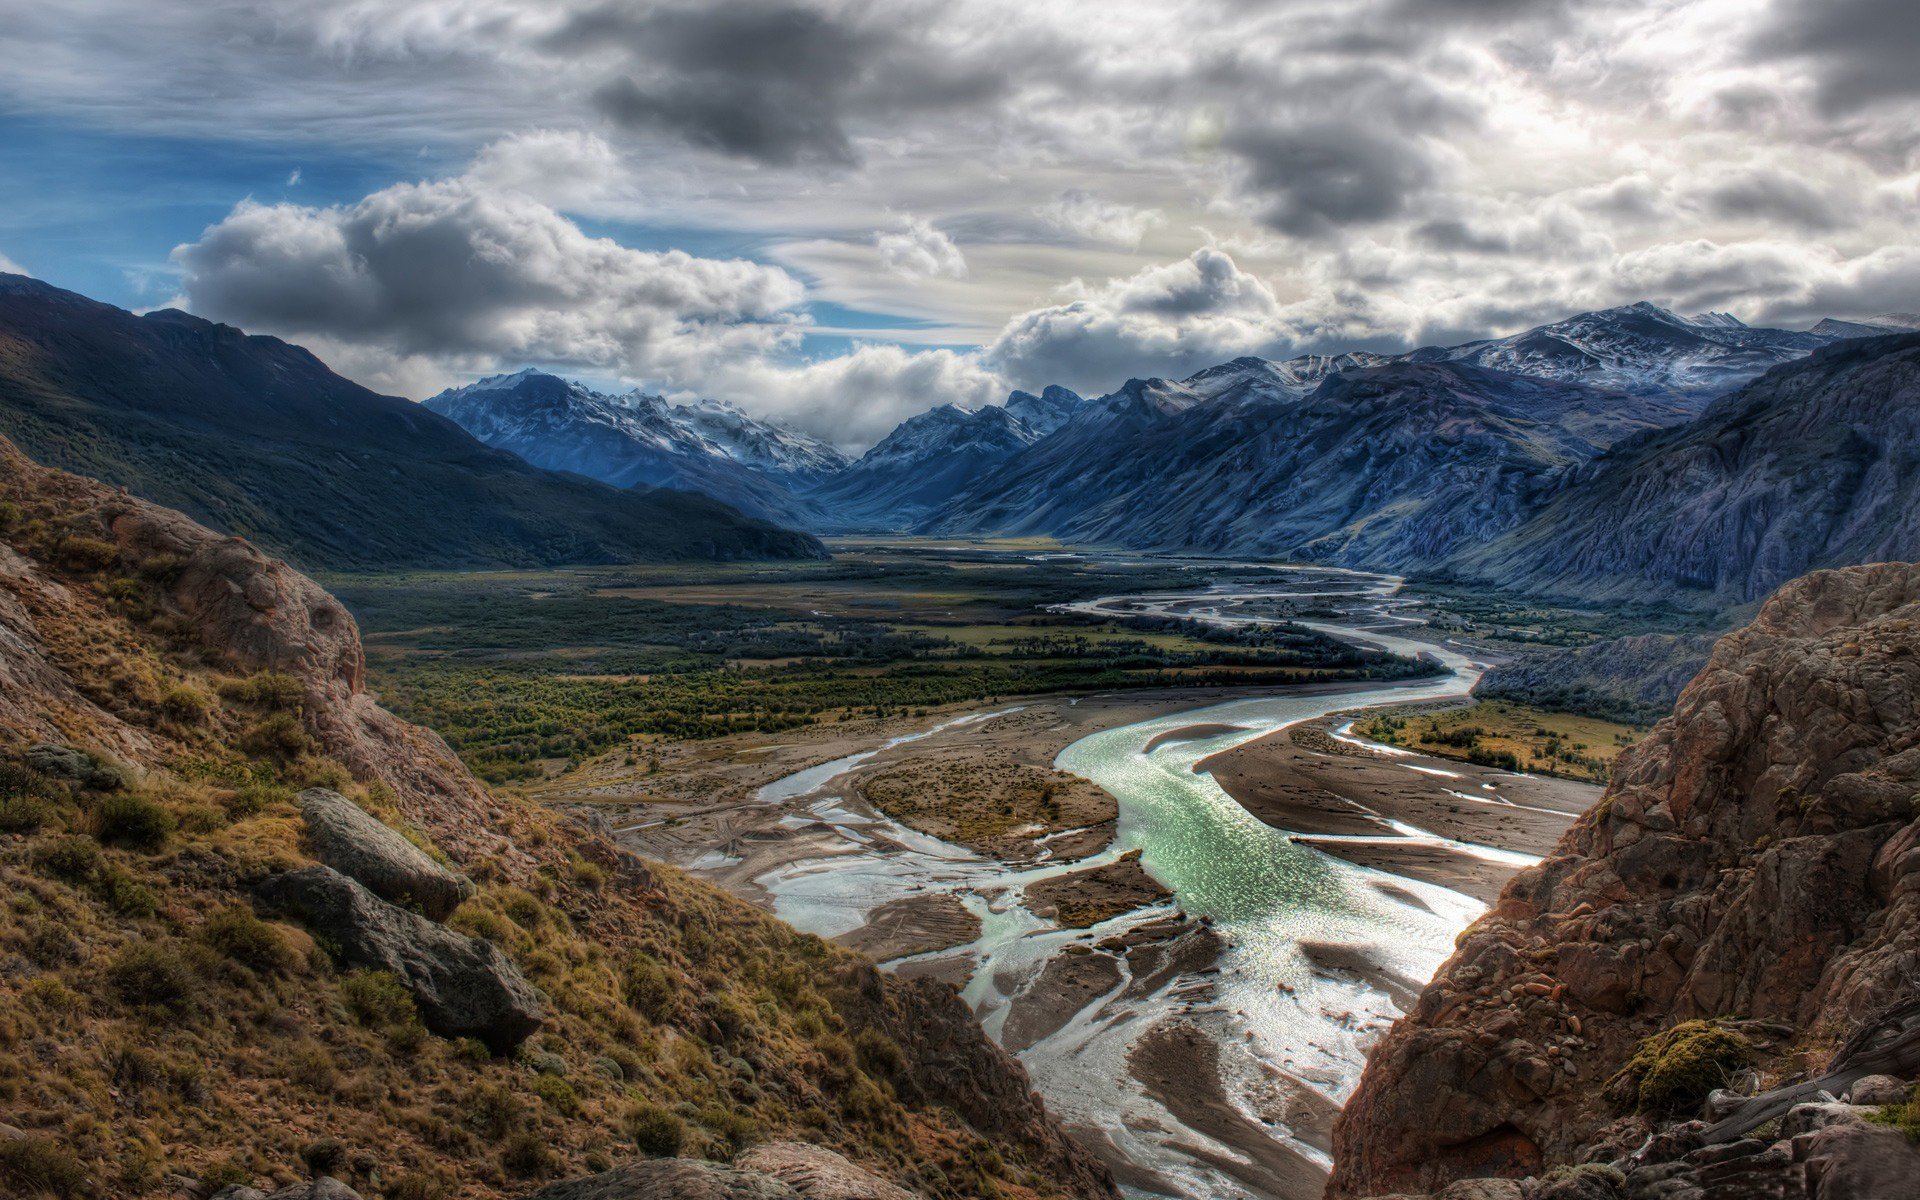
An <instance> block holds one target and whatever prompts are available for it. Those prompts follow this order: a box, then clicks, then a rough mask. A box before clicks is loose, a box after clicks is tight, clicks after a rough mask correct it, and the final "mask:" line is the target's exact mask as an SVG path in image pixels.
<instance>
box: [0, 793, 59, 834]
mask: <svg viewBox="0 0 1920 1200" xmlns="http://www.w3.org/2000/svg"><path fill="white" fill-rule="evenodd" d="M52 819H53V806H52V805H51V804H48V803H47V802H46V801H45V800H42V799H41V798H40V797H38V796H0V833H32V832H33V831H34V830H36V829H38V828H40V827H41V826H42V825H45V824H46V823H47V822H48V821H51V820H52Z"/></svg>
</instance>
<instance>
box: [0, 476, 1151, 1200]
mask: <svg viewBox="0 0 1920 1200" xmlns="http://www.w3.org/2000/svg"><path fill="white" fill-rule="evenodd" d="M364 663H365V657H364V653H363V650H362V647H361V643H360V639H359V636H358V633H357V631H356V629H355V626H354V622H353V619H352V618H351V617H350V616H349V615H348V614H347V612H346V610H345V609H344V608H342V607H341V606H340V604H339V603H338V602H336V601H335V600H334V599H333V598H332V597H330V596H328V595H327V594H326V593H325V592H323V591H322V590H321V589H320V588H319V587H318V586H316V585H315V584H313V583H312V582H311V581H309V580H308V579H306V578H304V577H302V576H300V575H298V574H296V573H295V572H293V571H292V570H291V569H289V568H288V567H287V566H285V565H284V564H283V563H280V562H278V561H275V560H272V559H269V558H267V557H266V556H265V555H263V554H261V553H260V552H259V551H258V550H257V549H255V548H254V547H253V546H251V545H249V544H247V543H245V542H243V541H240V540H238V539H234V538H226V537H222V536H220V535H218V534H215V533H213V532H211V531H209V530H207V529H204V528H202V527H200V526H198V525H195V524H194V523H193V522H191V521H189V520H187V519H186V518H185V517H183V516H181V515H180V514H178V513H174V512H170V511H168V510H165V509H161V508H158V507H156V506H153V505H150V504H147V503H146V502H144V501H140V500H137V499H133V498H131V497H129V496H127V495H126V494H125V493H123V492H120V491H118V490H117V489H114V488H111V487H108V486H105V485H101V484H97V483H95V482H93V481H91V480H85V479H81V478H79V477H76V476H72V475H67V474H65V473H63V472H57V471H51V470H46V469H43V468H40V467H38V466H35V465H34V464H32V463H31V462H29V461H28V460H27V459H26V458H24V457H23V456H21V455H20V454H18V453H17V452H16V451H15V450H14V449H13V447H12V446H11V445H8V444H7V443H6V442H5V441H4V440H3V439H0V890H4V892H5V894H6V895H7V897H8V903H7V904H6V905H5V906H3V907H0V961H4V963H5V969H4V970H0V1047H4V1048H5V1050H6V1053H4V1054H0V1096H3V1097H4V1106H5V1111H4V1116H5V1126H4V1128H0V1194H4V1195H7V1196H21V1197H28V1196H37V1195H40V1194H46V1195H58V1196H61V1197H63V1198H66V1197H72V1198H78V1200H96V1198H97V1200H104V1198H105V1197H118V1196H128V1195H140V1194H157V1193H159V1192H161V1191H162V1190H164V1191H166V1192H168V1193H172V1192H175V1191H181V1192H183V1193H184V1194H192V1195H207V1194H209V1193H212V1192H214V1191H217V1190H218V1189H219V1188H220V1187H222V1186H223V1185H229V1184H245V1183H248V1182H250V1181H254V1180H259V1181H261V1182H265V1183H267V1184H268V1186H272V1185H273V1183H275V1182H277V1183H287V1182H291V1181H292V1180H293V1179H295V1178H297V1177H298V1176H299V1175H300V1174H301V1173H302V1167H301V1163H302V1160H303V1159H304V1161H305V1163H306V1164H307V1166H308V1167H309V1168H311V1169H312V1170H314V1171H315V1172H316V1173H320V1172H324V1173H326V1174H330V1175H333V1176H336V1177H338V1179H339V1180H340V1181H344V1182H345V1183H347V1184H350V1185H352V1186H354V1187H357V1188H360V1189H364V1190H365V1191H366V1192H367V1194H368V1195H370V1196H371V1195H374V1194H378V1195H382V1196H387V1197H396V1196H405V1197H439V1196H459V1197H499V1196H519V1195H525V1194H526V1193H527V1192H528V1191H530V1190H531V1189H533V1188H534V1187H536V1186H537V1184H538V1181H539V1180H540V1179H542V1178H547V1177H553V1176H558V1175H579V1174H583V1173H586V1172H590V1171H603V1170H605V1169H606V1168H607V1167H608V1166H609V1165H610V1164H612V1163H614V1162H618V1161H625V1160H629V1159H634V1158H636V1157H638V1158H649V1159H655V1160H656V1162H655V1163H654V1164H653V1165H635V1166H631V1167H628V1168H625V1169H626V1170H627V1171H628V1172H629V1174H637V1175H642V1176H645V1177H648V1178H653V1179H655V1180H656V1181H662V1180H666V1181H670V1180H680V1181H682V1184H683V1186H682V1189H681V1190H679V1191H675V1190H673V1187H672V1186H671V1185H670V1184H669V1183H665V1182H662V1183H660V1186H661V1187H662V1188H663V1189H665V1190H664V1191H654V1192H649V1191H642V1192H640V1193H639V1194H642V1195H647V1194H669V1195H688V1194H714V1193H711V1192H703V1191H696V1185H697V1184H700V1183H702V1182H703V1181H704V1182H706V1183H707V1184H708V1186H714V1185H713V1184H712V1182H711V1181H713V1180H721V1181H728V1180H731V1181H735V1182H736V1183H737V1184H738V1186H739V1187H741V1188H743V1189H750V1190H746V1191H744V1192H735V1193H729V1194H747V1195H754V1196H765V1197H769V1198H771V1197H788V1198H789V1200H791V1198H792V1197H794V1196H799V1197H802V1198H803V1200H829V1198H832V1197H844V1196H846V1195H849V1194H859V1195H871V1196H885V1197H888V1198H889V1200H913V1198H914V1197H915V1196H921V1197H926V1198H928V1200H933V1198H935V1197H940V1198H944V1200H973V1198H975V1197H979V1196H986V1195H992V1196H1004V1197H1007V1198H1008V1200H1038V1198H1039V1197H1042V1196H1049V1197H1051V1196H1068V1197H1075V1198H1084V1200H1095V1198H1104V1197H1110V1196H1112V1195H1113V1189H1112V1185H1111V1183H1110V1182H1109V1181H1108V1179H1107V1175H1106V1172H1105V1170H1104V1169H1102V1168H1101V1167H1099V1166H1098V1165H1097V1164H1095V1163H1093V1162H1092V1161H1091V1160H1090V1159H1088V1158H1087V1157H1086V1156H1085V1155H1084V1154H1083V1153H1082V1152H1080V1151H1079V1150H1077V1149H1076V1148H1075V1147H1074V1146H1073V1145H1072V1144H1071V1143H1070V1142H1068V1141H1067V1140H1066V1138H1065V1136H1064V1135H1063V1133H1062V1132H1061V1130H1060V1129H1059V1127H1058V1126H1057V1125H1056V1124H1055V1123H1054V1122H1053V1121H1052V1119H1051V1118H1049V1116H1048V1115H1047V1114H1046V1112H1045V1110H1044V1109H1043V1108H1042V1107H1041V1105H1040V1102H1039V1101H1038V1100H1037V1098H1035V1097H1034V1096H1033V1095H1032V1092H1031V1088H1030V1085H1029V1083H1028V1080H1027V1077H1026V1074H1025V1072H1024V1071H1023V1070H1022V1069H1021V1068H1020V1066H1019V1064H1018V1063H1017V1062H1016V1061H1015V1060H1013V1059H1012V1058H1011V1057H1009V1056H1008V1055H1006V1054H1005V1053H1004V1052H1002V1051H1000V1050H999V1049H998V1048H996V1047H995V1046H993V1044H992V1043H991V1042H989V1041H988V1040H987V1039H986V1037H985V1035H984V1034H983V1033H982V1032H981V1031H980V1029H979V1027H978V1025H977V1024H975V1023H974V1021H973V1019H972V1017H971V1015H970V1014H969V1013H968V1012H967V1010H966V1008H965V1006H964V1005H962V1004H961V1003H960V1001H959V999H958V998H957V997H956V996H955V995H954V994H953V992H952V990H951V989H950V988H947V987H945V986H944V985H940V984H936V983H933V982H931V981H927V980H921V981H916V982H906V981H901V980H897V979H895V978H894V977H892V976H889V975H883V974H881V973H880V972H878V971H877V970H876V969H875V968H874V967H873V965H872V964H871V963H870V962H868V961H866V960H864V959H861V958H859V957H858V956H856V955H853V954H851V953H849V952H846V951H843V950H839V949H837V948H834V947H832V946H830V945H828V944H826V943H824V942H821V941H820V940H819V939H817V938H812V937H805V936H801V935H799V934H796V933H795V932H794V931H793V930H791V929H790V928H788V927H786V926H784V925H782V924H780V923H779V922H777V921H774V920H772V919H771V918H769V917H767V916H765V915H763V914H761V913H760V912H758V911H757V910H754V909H752V908H750V907H748V906H746V905H745V904H743V903H741V902H739V901H736V900H733V899H731V898H730V897H728V896H726V895H724V894H722V893H720V892H718V891H716V890H714V889H712V888H710V887H707V886H705V885H703V884H700V883H697V882H695V881H692V880H690V879H688V878H687V877H686V876H684V875H683V874H681V873H680V872H678V871H675V870H673V869H671V868H666V867H658V866H655V865H653V864H649V863H646V862H643V861H642V860H640V859H638V858H636V857H635V856H633V855H632V854H630V853H627V852H625V851H623V850H621V849H619V848H618V847H617V846H615V845H614V844H613V842H612V841H611V840H610V839H609V838H607V837H606V836H604V835H603V833H602V832H601V831H600V830H598V829H596V828H593V827H590V826H588V825H585V824H582V823H579V822H567V821H562V820H561V819H560V818H558V817H556V816H555V815H554V814H552V813H550V812H548V811H546V810H543V809H540V808H538V807H536V806H534V805H532V804H530V803H528V802H525V801H522V800H518V799H514V798H509V797H501V796H495V795H493V794H491V793H489V792H488V791H487V790H486V789H484V788H483V787H481V786H480V785H479V784H478V783H477V782H476V781H475V780H474V779H473V778H472V777H471V776H470V775H469V774H468V773H467V772H466V771H465V769H464V768H463V767H462V766H461V765H460V763H459V761H458V760H457V759H455V758H454V756H453V755H452V754H451V753H450V752H449V751H448V750H447V748H446V745H445V744H444V743H443V742H442V741H441V740H440V739H439V738H437V737H435V736H434V735H433V734H432V733H430V732H428V731H426V730H424V729H420V728H417V727H414V726H410V725H408V724H406V723H404V722H402V721H400V720H399V719H397V718H395V717H393V716H392V715H391V714H389V713H387V712H385V711H384V710H382V709H381V708H380V707H379V706H378V705H377V704H376V703H375V701H374V699H373V697H372V696H371V695H370V694H368V692H367V691H366V686H365V673H364ZM302 789H307V790H302ZM315 789H318V790H315ZM321 864H324V865H321ZM421 884H426V885H431V886H430V887H421V886H418V885H421ZM422 897H427V900H426V901H424V902H423V901H422ZM449 910H450V911H449ZM790 1141H802V1142H808V1143H814V1144H815V1145H816V1146H821V1147H827V1148H830V1149H831V1150H834V1151H838V1154H839V1155H844V1156H846V1158H847V1159H851V1160H856V1161H857V1162H858V1163H859V1164H860V1166H861V1167H864V1168H865V1169H866V1170H867V1171H871V1172H874V1173H877V1174H878V1175H879V1176H882V1177H884V1178H885V1179H886V1180H890V1181H892V1183H893V1184H894V1185H899V1186H900V1187H903V1188H905V1189H908V1190H906V1191H894V1190H891V1189H890V1188H889V1187H888V1186H887V1185H885V1184H879V1183H876V1182H875V1181H874V1180H872V1179H871V1178H867V1179H865V1180H864V1181H862V1180H861V1179H860V1178H859V1176H860V1175H861V1172H860V1170H859V1169H858V1168H855V1167H854V1166H853V1165H852V1164H851V1163H849V1162H845V1161H843V1160H842V1159H841V1158H839V1157H838V1155H834V1154H826V1153H825V1151H823V1150H819V1149H810V1148H807V1147H793V1146H791V1145H787V1144H785V1143H787V1142H790ZM762 1142H768V1143H773V1144H769V1145H756V1144H757V1143H762ZM675 1155H684V1156H686V1160H681V1159H676V1158H674V1157H673V1156H675ZM822 1155H824V1158H823V1157H821V1156H822ZM736 1156H737V1163H738V1165H739V1167H741V1168H743V1169H740V1170H733V1169H722V1168H719V1167H715V1166H710V1165H706V1164H703V1163H698V1162H693V1161H687V1160H692V1159H716V1160H729V1159H736ZM795 1161H799V1162H800V1163H801V1164H802V1165H803V1166H807V1169H806V1170H802V1171H797V1172H795V1171H788V1170H787V1167H789V1166H791V1165H792V1164H793V1163H794V1162H795ZM808 1164H810V1165H808ZM170 1174H178V1175H180V1176H182V1177H183V1178H182V1179H181V1180H176V1181H172V1182H168V1181H167V1179H166V1177H167V1176H168V1175H170ZM763 1176H770V1177H772V1179H785V1180H789V1183H788V1184H786V1185H777V1184H776V1183H774V1182H772V1181H771V1180H770V1179H768V1178H763ZM849 1176H851V1177H853V1185H852V1186H854V1187H855V1188H856V1189H861V1190H855V1191H848V1190H846V1189H845V1187H844V1186H843V1187H842V1190H839V1191H835V1190H832V1186H831V1185H832V1184H833V1180H834V1179H835V1178H840V1179H842V1180H843V1181H844V1180H845V1179H846V1178H848V1177H849ZM809 1180H811V1182H809ZM188 1185H192V1186H188ZM328 1187H329V1188H330V1189H331V1190H325V1191H322V1190H316V1191H315V1193H314V1194H315V1195H316V1196H318V1195H322V1194H324V1195H327V1196H330V1197H335V1198H337V1200H349V1198H350V1197H351V1196H352V1193H350V1192H346V1191H344V1190H343V1189H342V1188H341V1187H340V1185H339V1183H334V1184H330V1185H328ZM788 1187H790V1188H791V1190H785V1189H786V1188H788Z"/></svg>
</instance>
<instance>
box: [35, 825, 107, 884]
mask: <svg viewBox="0 0 1920 1200" xmlns="http://www.w3.org/2000/svg"><path fill="white" fill-rule="evenodd" d="M33 861H34V865H35V866H37V867H39V868H40V870H41V871H42V872H44V873H46V874H48V875H51V876H53V877H54V878H55V879H59V880H64V881H65V882H67V883H82V882H84V881H86V880H88V879H91V878H92V877H93V873H94V871H95V870H96V869H98V867H99V866H100V847H99V846H97V845H95V844H94V843H93V842H91V841H89V840H88V839H86V838H83V837H74V836H71V835H69V836H67V837H63V838H58V839H56V840H54V841H52V842H49V843H48V844H47V845H45V846H41V847H40V848H39V849H38V850H36V851H35V852H34V856H33Z"/></svg>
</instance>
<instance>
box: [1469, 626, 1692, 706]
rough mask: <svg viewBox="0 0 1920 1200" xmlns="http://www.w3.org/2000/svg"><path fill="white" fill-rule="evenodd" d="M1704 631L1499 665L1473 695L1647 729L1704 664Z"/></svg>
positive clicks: (1636, 637) (1617, 641)
mask: <svg viewBox="0 0 1920 1200" xmlns="http://www.w3.org/2000/svg"><path fill="white" fill-rule="evenodd" d="M1712 648H1713V639H1712V638H1710V637H1708V636H1706V635H1705V634H1673V633H1639V634H1633V635H1631V636H1629V637H1619V638H1609V639H1607V640H1606V641H1602V642H1595V643H1594V644H1592V645H1590V646H1576V647H1573V648H1572V649H1566V650H1547V651H1541V652H1538V653H1535V654H1530V655H1528V656H1526V657H1525V658H1521V659H1518V660H1516V661H1514V662H1510V663H1501V664H1500V665H1499V666H1497V667H1495V668H1494V669H1493V670H1491V671H1488V672H1487V673H1486V674H1485V675H1483V676H1481V677H1480V682H1479V683H1478V684H1477V685H1476V686H1475V687H1474V689H1473V694H1474V695H1475V696H1477V697H1479V698H1480V699H1482V700H1511V701H1513V702H1514V703H1516V704H1524V705H1527V706H1529V707H1531V708H1542V709H1545V710H1547V711H1548V712H1565V713H1577V714H1580V715H1582V716H1589V717H1598V718H1600V719H1602V720H1607V721H1619V722H1621V723H1623V724H1627V725H1651V724H1652V723H1653V722H1655V721H1657V720H1659V719H1660V718H1661V717H1664V716H1666V715H1667V714H1668V713H1670V712H1672V711H1673V702H1674V700H1675V699H1677V698H1678V697H1679V695H1680V690H1681V689H1682V688H1684V687H1686V686H1687V684H1688V683H1689V682H1690V681H1691V680H1692V679H1693V677H1694V676H1695V675H1697V674H1699V673H1700V668H1701V666H1703V665H1704V664H1705V663H1706V661H1707V652H1708V651H1709V650H1711V649H1712Z"/></svg>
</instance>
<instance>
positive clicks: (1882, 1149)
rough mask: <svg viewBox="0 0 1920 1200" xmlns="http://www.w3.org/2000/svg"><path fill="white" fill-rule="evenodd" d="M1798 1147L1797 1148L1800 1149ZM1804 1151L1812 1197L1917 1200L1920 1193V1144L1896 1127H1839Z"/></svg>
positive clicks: (1816, 1199)
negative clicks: (1909, 1138)
mask: <svg viewBox="0 0 1920 1200" xmlns="http://www.w3.org/2000/svg"><path fill="white" fill-rule="evenodd" d="M1796 1149H1798V1147H1796ZM1805 1151H1806V1152H1805V1153H1804V1154H1803V1155H1800V1156H1799V1157H1800V1158H1801V1160H1802V1161H1803V1162H1804V1163H1805V1164H1806V1170H1807V1182H1808V1183H1809V1184H1810V1185H1811V1191H1812V1194H1813V1200H1912V1198H1913V1197H1914V1196H1920V1146H1915V1145H1914V1144H1913V1143H1912V1142H1911V1141H1909V1140H1907V1137H1906V1135H1904V1134H1902V1133H1900V1132H1899V1131H1898V1130H1895V1129H1888V1128H1886V1127H1884V1126H1875V1125H1864V1124H1861V1125H1851V1124H1850V1125H1835V1126H1831V1127H1829V1128H1826V1129H1822V1130H1821V1131H1819V1132H1818V1133H1816V1134H1814V1135H1813V1138H1812V1140H1811V1142H1810V1143H1809V1144H1808V1145H1807V1146H1806V1147H1805Z"/></svg>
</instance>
